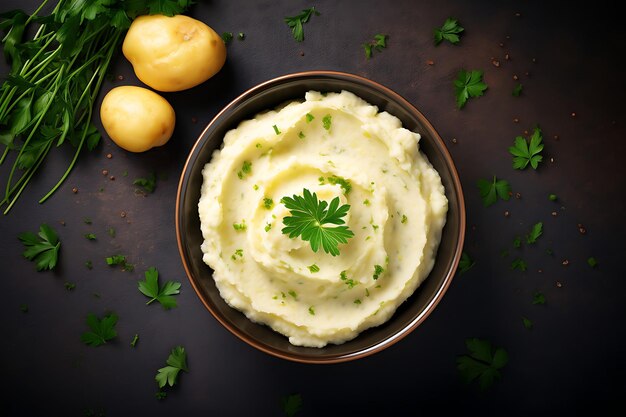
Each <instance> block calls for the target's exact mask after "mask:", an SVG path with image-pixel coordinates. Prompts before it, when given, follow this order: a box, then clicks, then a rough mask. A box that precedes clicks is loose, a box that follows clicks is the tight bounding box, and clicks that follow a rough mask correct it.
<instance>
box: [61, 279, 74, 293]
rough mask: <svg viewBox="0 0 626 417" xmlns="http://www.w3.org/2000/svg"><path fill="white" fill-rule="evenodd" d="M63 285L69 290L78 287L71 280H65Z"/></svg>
mask: <svg viewBox="0 0 626 417" xmlns="http://www.w3.org/2000/svg"><path fill="white" fill-rule="evenodd" d="M63 286H64V287H65V289H66V290H68V291H72V290H73V289H74V288H76V284H75V283H73V282H69V281H65V282H64V283H63Z"/></svg>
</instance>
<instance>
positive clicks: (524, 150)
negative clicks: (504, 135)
mask: <svg viewBox="0 0 626 417" xmlns="http://www.w3.org/2000/svg"><path fill="white" fill-rule="evenodd" d="M542 140H543V137H542V136H541V129H539V128H538V127H536V128H535V131H534V132H533V135H532V136H531V138H530V143H528V142H527V141H526V139H524V138H523V137H521V136H518V137H516V138H515V144H514V146H511V147H509V152H510V153H511V155H513V168H515V169H525V168H526V167H527V166H528V164H529V163H530V166H532V167H533V169H537V167H538V166H539V162H541V161H542V160H543V156H541V155H540V154H539V153H540V152H541V151H542V150H543V144H542V143H541V141H542Z"/></svg>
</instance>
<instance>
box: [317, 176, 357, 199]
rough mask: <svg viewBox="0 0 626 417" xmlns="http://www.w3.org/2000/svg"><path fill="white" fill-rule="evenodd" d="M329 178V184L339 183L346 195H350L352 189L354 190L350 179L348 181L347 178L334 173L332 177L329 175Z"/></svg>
mask: <svg viewBox="0 0 626 417" xmlns="http://www.w3.org/2000/svg"><path fill="white" fill-rule="evenodd" d="M321 178H322V179H323V178H324V177H321ZM327 179H328V183H329V184H332V185H337V184H339V186H340V187H341V188H343V194H344V195H348V194H350V191H352V184H350V181H348V180H347V179H345V178H342V177H338V176H336V175H333V176H332V177H328V178H327Z"/></svg>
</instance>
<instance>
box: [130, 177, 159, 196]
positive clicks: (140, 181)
mask: <svg viewBox="0 0 626 417" xmlns="http://www.w3.org/2000/svg"><path fill="white" fill-rule="evenodd" d="M156 180H157V178H156V174H155V173H154V172H151V173H150V175H149V176H148V178H137V179H135V181H133V185H137V186H139V187H141V188H143V190H144V191H145V192H147V193H153V192H154V190H155V189H156Z"/></svg>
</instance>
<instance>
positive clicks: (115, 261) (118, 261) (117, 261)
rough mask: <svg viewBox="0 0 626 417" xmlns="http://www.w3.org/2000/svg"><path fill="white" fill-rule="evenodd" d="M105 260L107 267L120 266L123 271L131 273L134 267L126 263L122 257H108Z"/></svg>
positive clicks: (124, 257)
mask: <svg viewBox="0 0 626 417" xmlns="http://www.w3.org/2000/svg"><path fill="white" fill-rule="evenodd" d="M105 260H106V263H107V265H109V266H114V265H120V266H121V267H122V270H123V271H129V272H132V271H133V270H134V269H135V266H134V265H133V264H129V263H127V262H126V256H124V255H113V256H109V257H107V258H106V259H105Z"/></svg>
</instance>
